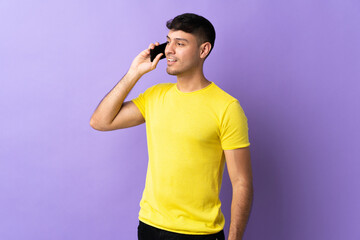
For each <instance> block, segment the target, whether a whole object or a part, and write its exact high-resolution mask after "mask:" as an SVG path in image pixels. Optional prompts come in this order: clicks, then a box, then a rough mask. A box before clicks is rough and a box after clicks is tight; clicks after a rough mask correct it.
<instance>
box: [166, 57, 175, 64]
mask: <svg viewBox="0 0 360 240" xmlns="http://www.w3.org/2000/svg"><path fill="white" fill-rule="evenodd" d="M175 62H177V60H176V59H174V58H167V64H168V65H173V64H174V63H175Z"/></svg>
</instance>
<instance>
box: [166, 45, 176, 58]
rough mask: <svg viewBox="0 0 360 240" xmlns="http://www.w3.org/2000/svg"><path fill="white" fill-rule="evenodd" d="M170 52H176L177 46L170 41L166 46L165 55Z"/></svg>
mask: <svg viewBox="0 0 360 240" xmlns="http://www.w3.org/2000/svg"><path fill="white" fill-rule="evenodd" d="M168 54H175V48H174V45H173V43H168V44H167V45H166V47H165V56H167V55H168Z"/></svg>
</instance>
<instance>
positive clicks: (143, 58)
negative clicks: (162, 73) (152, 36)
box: [129, 42, 163, 77]
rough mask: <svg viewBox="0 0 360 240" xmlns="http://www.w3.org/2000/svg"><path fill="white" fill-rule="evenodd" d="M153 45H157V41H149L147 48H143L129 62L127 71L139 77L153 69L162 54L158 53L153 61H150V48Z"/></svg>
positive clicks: (152, 47)
mask: <svg viewBox="0 0 360 240" xmlns="http://www.w3.org/2000/svg"><path fill="white" fill-rule="evenodd" d="M155 46H159V43H158V42H156V43H155V44H153V43H151V44H150V45H149V48H147V49H145V50H144V51H142V52H141V53H140V54H139V55H137V56H136V57H135V59H134V60H133V62H132V63H131V66H130V69H129V71H131V72H133V73H135V74H137V75H139V76H140V77H141V76H142V75H144V74H145V73H148V72H150V71H152V70H154V69H155V68H156V66H157V64H158V63H159V60H160V57H161V56H162V55H163V53H160V54H158V55H157V56H156V57H155V59H154V61H152V62H151V61H150V49H154V47H155Z"/></svg>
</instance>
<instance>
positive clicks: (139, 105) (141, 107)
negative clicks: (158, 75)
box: [131, 91, 146, 120]
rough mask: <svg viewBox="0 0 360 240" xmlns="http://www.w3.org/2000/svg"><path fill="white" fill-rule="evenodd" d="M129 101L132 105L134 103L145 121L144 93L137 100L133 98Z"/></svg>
mask: <svg viewBox="0 0 360 240" xmlns="http://www.w3.org/2000/svg"><path fill="white" fill-rule="evenodd" d="M145 92H146V91H145ZM131 101H132V102H133V103H135V105H136V106H137V108H138V109H139V110H140V112H141V114H142V115H143V117H144V119H145V120H146V118H145V93H140V94H139V96H138V97H137V98H134V99H132V100H131Z"/></svg>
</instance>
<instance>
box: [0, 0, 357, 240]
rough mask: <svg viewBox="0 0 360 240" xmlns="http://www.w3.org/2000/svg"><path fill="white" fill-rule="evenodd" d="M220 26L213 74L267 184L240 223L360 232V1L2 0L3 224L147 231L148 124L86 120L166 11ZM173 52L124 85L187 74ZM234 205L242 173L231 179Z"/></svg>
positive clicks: (21, 238)
mask: <svg viewBox="0 0 360 240" xmlns="http://www.w3.org/2000/svg"><path fill="white" fill-rule="evenodd" d="M184 12H195V13H198V14H200V15H203V16H205V17H207V18H208V19H209V20H210V21H212V22H213V24H214V26H215V28H216V31H217V39H216V42H215V48H214V51H213V52H212V53H211V55H210V57H209V58H208V59H207V61H206V64H205V74H206V76H207V78H208V79H209V80H211V81H214V82H215V83H216V84H217V85H218V86H220V87H221V88H223V89H224V90H225V91H227V92H228V93H229V94H231V95H233V96H234V97H236V98H238V99H239V101H240V103H241V105H242V106H243V108H244V110H245V113H246V115H247V117H248V121H249V128H250V132H249V134H250V141H251V152H252V163H253V175H254V187H255V200H254V206H253V210H252V215H251V218H250V221H249V225H248V228H247V231H246V234H245V238H244V239H248V240H251V239H252V240H261V239H267V240H275V239H276V240H289V239H291V240H298V239H299V240H300V239H301V240H303V239H326V240H334V239H347V240H348V239H350V240H352V239H360V230H359V228H358V226H359V223H360V204H359V203H360V193H359V189H360V186H359V185H360V184H359V183H360V181H359V180H360V179H359V176H360V175H359V174H360V171H359V169H360V163H359V160H360V151H359V149H360V148H359V133H360V131H359V130H360V127H359V123H360V114H359V109H360V106H359V105H360V104H359V103H360V97H359V95H360V94H359V93H360V91H359V90H360V83H359V80H360V44H359V43H360V24H359V23H360V2H359V1H358V0H352V1H351V0H342V1H340V0H338V1H335V0H328V1H325V0H323V1H317V0H294V1H285V0H283V1H281V0H272V1H265V0H251V1H250V0H243V1H205V0H202V1H180V2H179V1H165V0H163V1H139V0H135V1H115V0H105V1H70V0H66V1H56V2H55V1H52V2H50V1H35V0H33V1H14V0H12V1H10V0H8V1H0V29H1V31H0V32H1V33H0V34H1V38H0V81H1V87H0V111H1V113H0V124H1V125H0V126H1V130H0V131H1V133H0V239H1V240H29V239H30V240H49V239H52V240H64V239H87V240H97V239H109V240H110V239H129V240H135V239H137V237H136V231H137V224H138V220H137V217H138V211H139V201H140V198H141V195H142V191H143V187H144V183H145V173H146V167H147V145H146V133H145V125H144V124H143V125H141V126H137V127H133V128H129V129H125V130H120V131H113V132H106V133H104V132H98V131H95V130H93V129H92V128H91V127H90V126H89V119H90V116H91V114H92V112H93V110H94V109H95V107H96V106H97V104H98V103H99V101H100V100H101V99H102V97H103V96H104V95H105V94H106V93H107V92H108V91H109V90H110V89H111V88H112V87H113V86H114V85H115V84H116V83H117V81H118V80H119V79H120V78H121V77H122V76H123V74H124V73H125V72H126V71H127V69H128V67H129V66H130V63H131V61H132V59H133V58H134V57H135V56H136V55H137V54H138V53H139V52H140V51H141V50H143V49H145V48H147V46H148V44H149V43H150V42H154V41H159V42H164V41H165V40H166V39H165V36H166V35H167V33H168V30H167V29H166V27H165V22H166V21H167V20H168V19H170V18H173V17H174V16H176V15H178V14H181V13H184ZM165 65H166V64H165V61H163V62H160V64H159V66H158V68H157V70H156V71H153V72H151V73H149V74H148V75H146V76H144V77H143V78H142V79H141V80H140V81H139V82H138V83H137V85H136V86H135V87H134V89H133V90H132V91H131V92H130V94H129V96H128V97H127V100H130V99H132V98H134V97H136V96H137V95H138V94H139V93H140V92H143V91H144V90H145V89H146V88H148V87H150V86H152V85H154V84H157V83H161V82H176V78H175V77H171V76H168V75H167V74H166V72H165ZM221 199H222V201H223V206H222V209H223V212H224V214H225V216H226V226H225V232H226V235H227V233H228V227H229V221H230V203H231V184H230V181H229V179H228V175H227V172H226V171H225V173H224V181H223V187H222V192H221Z"/></svg>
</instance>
